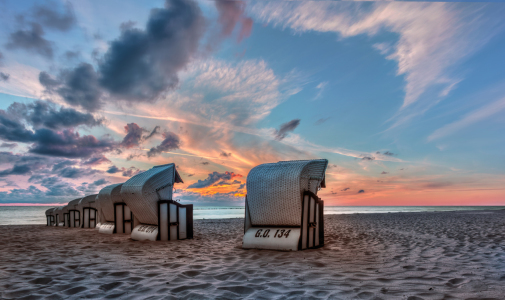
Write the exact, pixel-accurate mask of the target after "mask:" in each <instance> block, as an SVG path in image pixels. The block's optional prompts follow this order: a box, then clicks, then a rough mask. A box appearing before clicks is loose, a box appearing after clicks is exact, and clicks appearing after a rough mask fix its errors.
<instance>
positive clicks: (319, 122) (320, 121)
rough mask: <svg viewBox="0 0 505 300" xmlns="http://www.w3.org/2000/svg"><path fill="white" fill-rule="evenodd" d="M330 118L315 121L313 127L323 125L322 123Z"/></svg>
mask: <svg viewBox="0 0 505 300" xmlns="http://www.w3.org/2000/svg"><path fill="white" fill-rule="evenodd" d="M330 118H331V117H327V118H320V119H318V120H317V121H316V123H314V125H321V124H323V123H324V122H326V121H328V120H329V119H330Z"/></svg>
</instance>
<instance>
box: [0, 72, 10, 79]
mask: <svg viewBox="0 0 505 300" xmlns="http://www.w3.org/2000/svg"><path fill="white" fill-rule="evenodd" d="M10 77H11V75H10V74H7V73H4V72H0V81H9V78H10Z"/></svg>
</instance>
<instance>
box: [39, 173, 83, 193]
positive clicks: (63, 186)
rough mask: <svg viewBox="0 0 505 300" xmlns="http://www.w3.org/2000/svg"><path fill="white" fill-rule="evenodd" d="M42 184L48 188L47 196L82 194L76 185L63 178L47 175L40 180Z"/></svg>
mask: <svg viewBox="0 0 505 300" xmlns="http://www.w3.org/2000/svg"><path fill="white" fill-rule="evenodd" d="M38 183H39V184H40V185H41V186H43V187H45V188H46V189H47V191H46V193H45V195H46V196H79V195H82V194H81V192H79V191H78V190H77V189H76V188H75V186H74V185H73V184H71V183H68V182H66V181H62V180H61V178H59V177H56V176H52V177H45V178H43V179H41V180H40V181H39V182H38Z"/></svg>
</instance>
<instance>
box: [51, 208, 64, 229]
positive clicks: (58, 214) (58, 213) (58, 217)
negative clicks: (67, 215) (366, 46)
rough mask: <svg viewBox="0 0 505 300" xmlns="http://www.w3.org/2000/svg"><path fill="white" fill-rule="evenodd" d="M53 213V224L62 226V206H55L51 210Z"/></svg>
mask: <svg viewBox="0 0 505 300" xmlns="http://www.w3.org/2000/svg"><path fill="white" fill-rule="evenodd" d="M53 215H54V223H55V226H64V225H65V223H64V219H63V207H62V206H60V207H57V208H55V209H54V210H53Z"/></svg>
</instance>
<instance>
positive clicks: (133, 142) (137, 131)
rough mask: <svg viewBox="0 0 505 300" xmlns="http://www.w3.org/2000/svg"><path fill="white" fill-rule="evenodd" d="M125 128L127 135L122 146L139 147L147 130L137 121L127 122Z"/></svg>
mask: <svg viewBox="0 0 505 300" xmlns="http://www.w3.org/2000/svg"><path fill="white" fill-rule="evenodd" d="M124 130H125V132H126V135H125V137H124V138H123V141H122V142H121V146H123V147H125V148H132V147H138V146H139V145H140V143H141V141H142V133H143V132H144V131H146V130H145V129H143V128H141V127H140V126H139V125H137V124H136V123H129V124H126V126H125V127H124Z"/></svg>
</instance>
